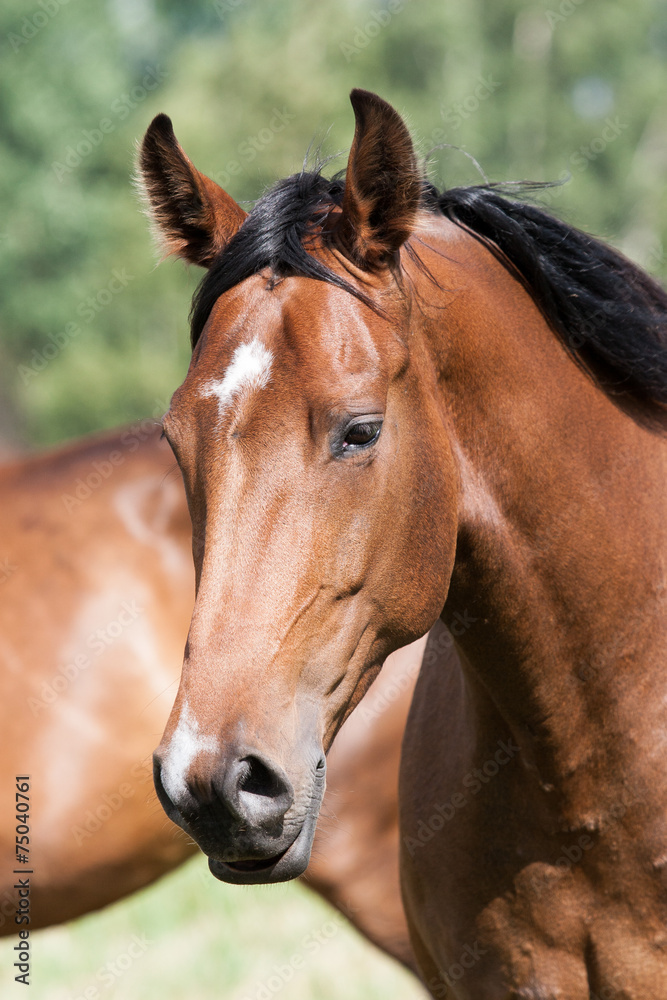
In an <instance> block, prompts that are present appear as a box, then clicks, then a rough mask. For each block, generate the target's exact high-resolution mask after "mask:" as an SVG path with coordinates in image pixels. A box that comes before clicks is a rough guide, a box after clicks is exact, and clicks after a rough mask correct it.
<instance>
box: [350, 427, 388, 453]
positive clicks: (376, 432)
mask: <svg viewBox="0 0 667 1000" xmlns="http://www.w3.org/2000/svg"><path fill="white" fill-rule="evenodd" d="M381 430H382V421H381V420H362V421H360V422H359V423H358V424H352V426H351V427H349V428H348V429H347V432H346V434H345V437H344V438H343V451H354V450H356V449H357V448H367V447H368V446H369V445H371V444H374V443H375V442H376V441H377V439H378V438H379V437H380V431H381Z"/></svg>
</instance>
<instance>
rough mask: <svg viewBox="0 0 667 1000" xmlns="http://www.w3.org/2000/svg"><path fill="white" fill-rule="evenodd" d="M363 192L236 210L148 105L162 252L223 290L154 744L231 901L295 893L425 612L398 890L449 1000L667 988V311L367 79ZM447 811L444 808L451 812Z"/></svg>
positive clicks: (606, 256)
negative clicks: (274, 890)
mask: <svg viewBox="0 0 667 1000" xmlns="http://www.w3.org/2000/svg"><path fill="white" fill-rule="evenodd" d="M351 101H352V105H353V108H354V113H355V119H356V127H355V133H354V140H353V143H352V147H351V151H350V155H349V159H348V163H347V168H346V172H345V177H344V179H336V178H334V179H333V180H327V179H325V178H324V177H323V176H322V175H321V172H318V171H311V172H309V171H307V170H306V169H304V170H303V171H302V172H301V173H299V174H297V175H295V176H294V177H290V178H287V179H286V180H283V181H280V182H279V183H278V184H276V185H275V186H274V187H273V188H272V189H270V190H269V191H268V192H267V193H266V194H265V195H264V196H263V197H262V198H261V199H260V200H259V201H258V202H257V204H256V205H255V207H254V208H253V209H252V211H251V212H250V213H249V214H246V213H245V212H244V211H243V210H242V209H241V207H240V206H239V205H237V204H236V203H235V202H234V201H233V199H232V198H231V196H229V195H228V194H227V193H226V192H224V191H223V190H221V189H220V188H219V187H218V186H217V185H216V184H214V183H213V182H212V181H211V180H209V179H208V178H207V177H205V176H204V175H203V174H201V173H200V172H199V171H198V170H197V169H196V168H195V167H194V166H193V164H192V163H191V162H190V161H189V160H188V158H187V157H186V155H185V154H184V153H183V151H182V150H181V148H180V146H179V145H178V143H177V141H176V139H175V137H174V133H173V129H172V126H171V122H170V120H169V119H168V118H167V117H166V116H165V115H160V116H158V117H157V118H156V119H155V120H154V121H153V122H152V124H151V125H150V127H149V129H148V131H147V133H146V136H145V138H144V140H143V145H142V147H141V151H140V159H139V162H140V169H141V173H142V176H143V181H144V185H145V189H146V195H147V199H148V202H149V205H150V209H151V213H152V217H153V220H154V224H155V227H156V229H157V231H158V232H159V233H160V234H161V238H162V241H163V244H164V249H165V252H166V253H176V254H178V255H180V256H181V257H182V258H184V259H185V260H188V261H191V262H194V263H197V264H199V265H202V266H203V267H205V268H206V269H207V272H206V274H205V275H204V278H203V281H202V283H201V286H200V288H199V290H198V292H197V293H196V296H195V299H194V301H193V310H192V317H191V325H192V343H193V354H192V361H191V365H190V369H189V371H188V374H187V377H186V379H185V381H184V382H183V384H182V385H181V387H180V388H179V389H178V390H177V391H176V393H175V394H174V397H173V399H172V402H171V406H170V409H169V411H168V413H167V414H166V416H165V418H164V421H163V426H164V430H165V434H166V436H167V438H168V439H169V441H170V443H171V445H172V447H173V449H174V452H175V454H176V457H177V459H178V463H179V465H180V467H181V469H182V471H183V475H184V480H185V485H186V492H187V497H188V504H189V508H190V513H191V515H192V520H193V525H194V532H195V535H196V537H197V538H198V539H199V540H200V541H199V543H198V544H197V545H196V546H195V549H194V558H195V568H196V578H197V596H196V602H195V607H194V612H193V617H192V621H191V625H190V631H189V636H188V641H187V645H186V650H185V658H184V663H183V669H182V674H181V681H180V686H179V689H178V693H177V696H176V701H175V704H174V707H173V709H172V713H171V716H170V718H169V721H168V723H167V727H166V729H165V732H164V735H163V738H162V741H161V743H160V746H159V748H158V749H157V751H156V754H155V782H156V788H157V791H158V795H159V798H160V800H161V802H162V804H163V806H164V808H165V810H166V811H167V814H168V815H169V816H171V817H172V818H173V819H174V820H175V821H176V822H177V823H179V824H180V825H181V826H182V827H183V828H184V829H185V830H187V831H188V832H189V833H190V834H191V836H193V837H194V838H195V839H196V840H197V842H198V843H199V845H200V846H201V847H202V850H204V851H205V853H206V854H207V855H208V857H209V867H210V870H211V872H212V873H213V874H214V875H215V876H216V877H218V878H220V879H223V880H225V881H228V882H233V883H240V884H243V883H254V882H275V881H280V880H283V879H289V878H293V877H295V876H296V875H299V874H300V873H301V872H302V871H304V869H305V868H306V865H307V863H308V857H309V851H310V845H311V841H312V837H313V833H314V830H315V823H316V818H317V814H318V809H319V805H320V801H321V798H322V794H323V791H324V783H325V767H326V764H325V754H326V751H327V750H328V748H329V747H330V746H331V744H332V741H333V739H334V737H335V735H336V733H337V732H338V730H339V729H340V727H341V725H342V724H343V722H344V720H345V719H346V718H347V717H348V716H349V714H350V713H351V712H352V711H353V709H354V707H355V705H357V704H358V703H359V701H360V699H361V697H362V695H363V694H364V691H365V690H366V689H367V688H368V685H369V684H370V683H371V681H372V680H373V678H374V677H375V676H376V675H377V673H378V671H379V670H380V668H381V665H382V663H383V661H384V660H385V658H386V657H387V656H388V655H389V654H390V653H391V652H392V651H393V650H395V649H396V648H397V647H399V646H401V645H404V644H406V643H409V642H411V641H414V640H415V639H416V638H418V637H419V636H422V635H424V634H425V633H426V632H427V630H428V629H429V628H431V626H432V625H433V623H434V622H435V621H436V619H438V617H441V618H443V620H444V621H445V622H447V623H450V624H452V626H454V624H456V626H457V629H455V631H458V633H459V634H458V635H457V648H458V650H459V660H460V665H458V666H457V665H454V666H450V668H449V669H445V670H443V669H438V668H437V666H436V667H432V668H426V669H424V668H423V669H422V672H421V674H420V677H419V681H418V685H417V690H416V694H415V699H414V702H413V705H412V708H411V711H410V716H409V721H408V727H407V731H406V737H405V742H404V747H403V757H402V765H401V767H402V775H401V785H400V794H399V798H400V811H401V829H402V852H401V876H402V884H403V893H404V900H405V904H406V908H407V915H408V921H409V926H410V933H411V939H412V943H413V947H414V949H415V952H416V956H417V961H418V964H419V966H420V969H421V973H422V976H423V977H424V980H425V981H426V983H427V984H428V987H429V989H430V990H431V993H432V995H433V996H445V995H450V996H455V997H457V998H460V1000H463V998H465V1000H492V998H493V1000H500V998H510V997H511V998H519V997H521V998H533V1000H537V998H540V1000H547V998H553V1000H555V998H556V997H558V998H561V1000H565V998H567V1000H589V998H591V997H596V998H608V997H612V996H613V997H618V998H619V1000H620V998H624V1000H627V998H630V997H632V998H640V997H641V998H648V997H651V998H658V997H665V996H667V884H666V882H665V879H666V877H667V876H666V872H667V816H666V812H665V808H666V805H667V768H666V767H665V763H666V753H665V733H666V732H667V675H666V672H665V648H666V645H667V629H666V621H665V613H664V597H665V553H666V549H667V546H666V541H667V538H666V535H667V516H666V515H667V491H666V489H665V486H666V480H667V476H666V473H667V449H666V448H665V406H666V404H667V348H666V344H667V341H666V338H665V323H666V320H667V295H665V293H664V292H663V291H662V290H661V289H660V288H659V287H658V286H657V285H656V284H655V283H654V282H653V281H652V280H651V279H650V278H649V277H647V276H646V275H645V274H643V273H642V272H641V271H640V270H639V269H638V268H637V267H635V266H634V265H633V264H632V263H630V262H629V261H628V260H626V259H625V258H624V257H622V255H621V254H619V253H617V252H616V251H615V250H613V249H611V248H609V247H607V246H605V245H604V244H602V243H600V242H598V241H597V240H595V239H593V238H592V237H590V236H588V235H586V234H584V233H582V232H580V231H578V230H577V229H575V228H574V227H572V226H570V225H568V224H566V223H564V222H561V221H559V220H557V219H556V218H554V217H552V216H551V215H550V214H548V213H547V212H546V211H544V210H543V209H542V208H540V207H537V206H535V205H532V204H530V203H529V202H528V201H527V200H525V199H524V200H522V199H520V198H516V197H515V198H512V197H509V196H507V195H506V194H503V191H502V190H498V189H497V188H495V187H494V186H493V185H481V186H475V187H470V188H457V189H453V190H447V191H444V192H442V193H440V192H438V191H437V190H436V189H435V188H434V187H433V186H432V185H431V184H430V183H428V182H426V181H425V179H424V177H423V174H422V172H421V170H420V168H419V165H418V163H417V159H416V156H415V153H414V149H413V145H412V141H411V138H410V135H409V133H408V130H407V128H406V126H405V124H404V122H403V120H402V119H401V117H400V115H399V114H398V113H397V112H396V111H395V110H394V109H393V108H392V107H391V106H390V105H388V104H387V103H386V102H385V101H383V100H382V99H381V98H379V97H377V96H376V95H374V94H371V93H369V92H366V91H360V90H355V91H353V92H352V95H351ZM452 813H453V815H452Z"/></svg>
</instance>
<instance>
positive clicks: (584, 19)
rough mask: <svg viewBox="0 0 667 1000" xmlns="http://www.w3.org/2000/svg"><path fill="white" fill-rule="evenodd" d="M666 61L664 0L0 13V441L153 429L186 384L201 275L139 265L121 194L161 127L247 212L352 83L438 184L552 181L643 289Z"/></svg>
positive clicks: (665, 127)
mask: <svg viewBox="0 0 667 1000" xmlns="http://www.w3.org/2000/svg"><path fill="white" fill-rule="evenodd" d="M666 55H667V3H665V0H632V2H630V0H535V2H532V3H525V2H520V0H502V2H499V0H465V2H463V0H458V2H454V0H450V2H446V3H443V2H442V0H319V2H314V0H280V2H277V0H107V2H106V3H101V2H100V3H95V4H85V3H83V2H81V0H68V2H67V3H62V0H34V2H33V0H5V2H4V3H3V5H2V8H1V9H0V124H1V142H2V167H3V169H2V171H1V172H0V206H1V211H0V284H1V290H2V320H1V326H0V437H2V438H4V439H5V441H9V442H11V443H13V444H26V443H33V444H36V443H45V442H53V441H57V440H60V439H61V438H64V437H71V436H75V435H77V434H81V433H84V432H86V431H88V430H92V429H96V428H99V427H105V426H110V425H113V424H115V423H122V422H127V421H130V420H133V419H135V418H137V417H140V416H143V415H146V414H159V413H160V412H161V411H162V410H163V409H164V408H165V406H166V402H167V400H168V398H169V395H170V394H171V391H173V389H174V388H175V387H176V385H177V384H178V383H179V382H180V380H181V379H182V377H183V374H184V372H185V370H186V367H187V363H188V335H187V311H188V303H189V297H190V294H191V292H192V290H193V288H194V286H195V284H196V281H197V280H198V277H199V275H198V274H197V273H196V269H192V270H191V271H190V272H188V271H186V269H185V268H184V267H183V266H182V265H180V264H179V263H178V262H175V261H168V262H165V263H163V264H162V265H161V266H160V267H159V268H158V269H157V270H155V269H154V265H155V256H154V252H153V250H152V249H151V245H150V240H149V237H148V235H147V229H146V226H145V220H144V219H143V218H142V216H141V214H140V212H139V209H138V204H137V200H136V198H135V195H134V194H133V191H132V188H131V186H130V181H129V178H130V174H131V171H132V161H133V151H134V143H135V141H136V140H137V139H138V138H140V137H141V135H142V133H143V131H144V130H145V128H146V126H147V125H148V123H149V121H150V120H151V117H152V116H153V115H154V114H156V113H157V112H158V111H166V112H167V113H168V114H170V115H171V117H172V118H173V121H174V126H175V130H176V134H177V135H178V137H179V139H180V141H181V143H182V145H183V146H184V147H185V149H186V150H187V152H188V153H189V155H190V156H191V158H192V159H193V160H194V161H195V162H196V163H197V165H198V166H199V167H200V168H201V169H202V170H204V171H205V172H206V173H208V174H209V175H210V176H213V177H215V178H216V179H219V180H220V181H221V182H222V183H223V184H225V185H226V186H228V188H229V190H230V192H231V193H232V194H233V195H234V196H235V197H236V198H237V199H239V200H252V199H254V198H256V197H257V196H258V195H259V194H260V193H261V192H262V190H263V188H264V187H265V186H266V185H267V184H269V183H271V181H273V180H275V179H276V178H278V177H280V176H284V175H286V174H288V173H291V172H293V171H295V170H298V169H299V168H300V166H301V164H302V162H303V158H304V154H305V152H306V150H307V149H308V147H309V145H310V144H311V143H314V145H315V147H317V146H319V144H322V149H323V151H324V152H325V153H334V152H337V151H340V150H346V149H347V147H348V146H349V143H350V140H351V136H352V127H353V119H352V113H351V109H350V107H349V104H348V101H347V93H348V92H349V90H350V89H351V87H353V86H361V87H366V88H368V89H371V90H375V91H377V92H378V93H380V94H381V95H382V96H384V97H385V98H387V99H388V100H389V101H391V102H392V103H393V104H395V106H397V107H398V108H399V109H400V110H401V112H403V113H404V114H405V115H406V117H407V119H408V121H409V122H410V125H411V127H412V129H413V133H414V135H415V138H416V140H417V142H418V147H419V149H420V152H421V153H422V155H424V156H427V155H428V154H429V153H430V157H429V170H430V172H431V175H432V177H433V178H434V179H436V180H438V181H439V182H440V183H443V184H447V185H452V184H458V183H475V182H476V181H477V180H478V179H479V173H478V171H477V168H476V166H475V164H474V162H473V160H472V159H471V158H470V157H474V158H475V159H476V160H477V161H478V163H479V164H481V167H482V169H483V171H484V173H485V174H486V175H487V176H488V177H490V178H492V179H494V180H510V179H521V178H531V179H559V178H566V177H569V180H568V181H567V183H566V184H564V185H563V187H561V188H558V189H556V190H554V191H552V192H551V193H550V194H549V195H548V196H547V197H546V199H545V200H546V202H547V203H548V204H550V205H551V207H552V208H553V210H554V211H556V212H558V213H559V214H561V215H563V216H564V217H565V218H567V219H568V220H569V221H571V222H573V223H575V224H577V225H579V226H580V227H582V228H584V229H588V230H590V231H593V232H595V233H597V234H600V235H602V236H604V237H605V238H607V239H610V240H611V241H612V242H614V243H615V244H616V245H618V246H619V247H621V248H622V249H624V250H625V251H626V252H627V253H628V254H629V255H630V256H632V257H633V258H634V259H636V260H637V261H638V262H639V263H640V264H642V265H643V266H645V267H647V268H648V269H649V270H650V271H652V272H653V273H656V274H657V275H658V276H662V275H664V273H665V270H666V265H665V259H664V253H663V242H664V241H665V236H666V231H665V227H666V222H665V220H666V218H667V216H666V214H665V211H664V208H665V195H664V184H663V178H664V174H665V167H666V166H667V89H666V88H665V86H664V81H665V57H666ZM277 112H279V114H277ZM442 144H451V145H449V146H446V147H445V148H440V149H437V150H433V147H434V146H441V145H442ZM452 146H454V147H458V148H452ZM465 153H468V154H470V156H466V155H465ZM344 164H345V159H344V157H341V158H340V159H338V160H337V161H336V162H335V163H334V164H331V166H330V169H331V170H332V171H333V170H336V169H340V168H342V167H343V166H344ZM665 245H667V243H666V244H665Z"/></svg>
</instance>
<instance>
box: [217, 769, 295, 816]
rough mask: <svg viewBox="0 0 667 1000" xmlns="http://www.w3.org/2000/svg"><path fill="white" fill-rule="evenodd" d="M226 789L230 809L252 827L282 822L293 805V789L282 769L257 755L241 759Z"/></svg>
mask: <svg viewBox="0 0 667 1000" xmlns="http://www.w3.org/2000/svg"><path fill="white" fill-rule="evenodd" d="M229 779H231V782H229ZM226 788H227V795H226V796H225V799H226V802H227V805H228V807H231V809H232V810H233V812H235V813H236V815H237V816H238V818H239V819H240V820H242V821H243V822H247V823H251V824H253V825H260V826H263V825H265V824H266V823H274V822H277V821H279V820H281V819H282V818H283V816H284V815H285V813H286V812H287V810H288V809H289V808H290V806H291V805H292V802H293V801H294V793H293V791H292V786H291V785H290V783H289V781H288V780H287V776H286V775H285V774H284V773H283V771H282V769H281V768H279V767H277V766H275V765H271V764H268V763H266V762H265V761H263V760H260V758H259V757H257V756H256V755H255V754H248V756H246V757H242V758H241V759H240V760H238V761H237V763H236V765H235V766H232V768H231V773H229V778H228V783H227V785H226Z"/></svg>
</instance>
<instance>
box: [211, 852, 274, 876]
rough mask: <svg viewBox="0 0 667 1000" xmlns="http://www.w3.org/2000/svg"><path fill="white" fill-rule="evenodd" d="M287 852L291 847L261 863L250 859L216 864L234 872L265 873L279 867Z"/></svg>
mask: <svg viewBox="0 0 667 1000" xmlns="http://www.w3.org/2000/svg"><path fill="white" fill-rule="evenodd" d="M287 851H289V847H287V848H286V849H285V850H284V851H281V852H280V854H274V856H273V857H272V858H264V859H262V860H261V861H258V860H257V859H255V858H248V859H247V860H246V861H222V862H214V863H215V864H216V865H217V864H223V865H224V866H225V867H226V868H231V870H232V871H233V872H264V871H267V869H269V868H273V866H274V865H277V864H278V862H279V861H280V860H281V859H282V858H284V856H285V855H286V854H287Z"/></svg>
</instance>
